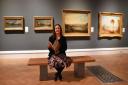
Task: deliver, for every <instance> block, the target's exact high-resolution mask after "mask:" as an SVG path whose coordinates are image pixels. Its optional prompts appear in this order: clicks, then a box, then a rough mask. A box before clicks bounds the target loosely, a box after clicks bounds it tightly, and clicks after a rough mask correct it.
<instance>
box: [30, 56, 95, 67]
mask: <svg viewBox="0 0 128 85" xmlns="http://www.w3.org/2000/svg"><path fill="white" fill-rule="evenodd" d="M71 58H72V59H73V63H82V62H94V61H95V59H94V58H93V57H90V56H71ZM47 64H48V59H47V58H30V59H29V62H28V65H47Z"/></svg>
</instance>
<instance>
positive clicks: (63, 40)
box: [48, 35, 67, 58]
mask: <svg viewBox="0 0 128 85" xmlns="http://www.w3.org/2000/svg"><path fill="white" fill-rule="evenodd" d="M55 40H56V38H55V37H54V36H53V35H52V36H50V37H49V42H51V43H52V44H53V43H54V41H55ZM59 43H60V49H59V53H58V54H64V55H66V53H65V51H66V50H67V40H66V38H65V37H64V36H61V37H60V39H59ZM48 49H49V51H50V52H49V58H50V57H51V56H52V55H54V54H55V51H54V50H53V49H51V48H48Z"/></svg>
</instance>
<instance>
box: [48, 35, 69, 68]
mask: <svg viewBox="0 0 128 85" xmlns="http://www.w3.org/2000/svg"><path fill="white" fill-rule="evenodd" d="M49 42H51V43H52V45H54V44H56V45H55V46H56V47H57V46H58V45H59V46H58V47H59V48H57V50H56V51H55V50H53V49H51V48H49V51H50V52H49V58H48V64H49V66H50V68H52V67H55V68H56V67H57V68H58V67H65V66H66V67H69V66H70V65H71V58H70V62H69V57H67V56H66V53H65V51H66V50H67V41H66V38H65V37H64V36H61V37H60V39H59V40H57V39H56V38H55V37H54V36H53V35H52V36H50V37H49ZM67 59H68V62H67Z"/></svg>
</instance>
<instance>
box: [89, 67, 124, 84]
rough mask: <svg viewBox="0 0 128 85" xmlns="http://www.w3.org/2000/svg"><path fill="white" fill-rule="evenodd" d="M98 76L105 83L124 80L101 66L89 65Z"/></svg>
mask: <svg viewBox="0 0 128 85" xmlns="http://www.w3.org/2000/svg"><path fill="white" fill-rule="evenodd" d="M87 68H88V69H89V71H91V72H92V73H93V74H94V75H95V76H96V77H98V78H99V79H100V80H101V81H102V82H103V83H113V82H118V81H123V80H122V79H120V78H119V77H117V76H115V75H113V74H112V73H110V72H109V71H107V70H106V69H104V68H103V67H101V66H89V67H87Z"/></svg>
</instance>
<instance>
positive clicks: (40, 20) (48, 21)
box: [33, 16, 53, 31]
mask: <svg viewBox="0 0 128 85" xmlns="http://www.w3.org/2000/svg"><path fill="white" fill-rule="evenodd" d="M33 19H34V22H33V27H34V30H35V31H51V30H53V17H52V16H34V17H33Z"/></svg>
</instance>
